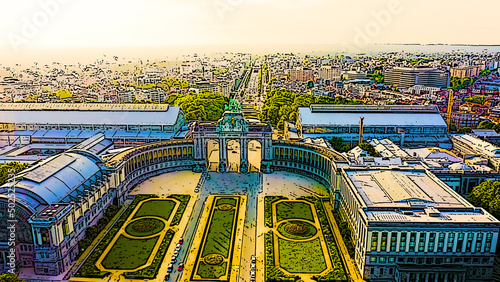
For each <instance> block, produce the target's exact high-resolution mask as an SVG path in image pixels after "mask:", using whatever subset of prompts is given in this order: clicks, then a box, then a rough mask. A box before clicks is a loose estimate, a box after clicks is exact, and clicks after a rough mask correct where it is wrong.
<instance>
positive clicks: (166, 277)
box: [165, 273, 170, 281]
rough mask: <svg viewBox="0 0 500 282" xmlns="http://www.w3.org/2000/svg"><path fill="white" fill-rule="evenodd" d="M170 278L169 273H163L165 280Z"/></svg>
mask: <svg viewBox="0 0 500 282" xmlns="http://www.w3.org/2000/svg"><path fill="white" fill-rule="evenodd" d="M168 280H170V273H167V275H165V281H168Z"/></svg>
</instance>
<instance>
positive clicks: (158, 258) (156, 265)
mask: <svg viewBox="0 0 500 282" xmlns="http://www.w3.org/2000/svg"><path fill="white" fill-rule="evenodd" d="M174 234H175V232H174V231H173V230H172V229H169V230H167V233H166V234H165V238H163V240H162V241H161V244H160V248H159V249H158V251H156V255H155V257H154V258H153V262H151V264H150V265H149V266H147V267H145V268H143V269H141V270H137V271H133V272H125V273H123V275H124V276H125V278H127V279H154V278H156V276H157V275H158V271H159V270H160V266H161V263H162V261H163V259H164V258H165V254H166V253H167V249H168V246H169V245H170V243H171V242H172V238H173V237H174Z"/></svg>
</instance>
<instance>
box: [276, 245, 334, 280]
mask: <svg viewBox="0 0 500 282" xmlns="http://www.w3.org/2000/svg"><path fill="white" fill-rule="evenodd" d="M278 248H279V265H280V267H281V268H283V269H285V270H287V271H288V272H290V273H320V272H322V271H324V270H325V269H326V262H325V257H324V254H323V250H322V249H321V244H320V239H319V238H316V239H314V240H311V241H307V242H294V241H288V240H284V239H281V238H279V239H278Z"/></svg>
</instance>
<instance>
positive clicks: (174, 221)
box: [167, 194, 191, 226]
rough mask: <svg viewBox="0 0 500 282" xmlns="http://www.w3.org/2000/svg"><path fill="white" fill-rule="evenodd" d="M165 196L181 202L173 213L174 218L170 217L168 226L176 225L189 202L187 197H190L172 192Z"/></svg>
mask: <svg viewBox="0 0 500 282" xmlns="http://www.w3.org/2000/svg"><path fill="white" fill-rule="evenodd" d="M167 198H171V199H176V200H179V201H180V202H181V203H180V205H179V208H178V209H177V212H176V213H175V215H174V218H172V221H171V222H170V226H174V225H178V224H179V222H181V219H182V215H183V214H184V211H185V210H186V207H187V204H188V203H189V199H191V196H190V195H178V194H174V195H170V196H168V197H167Z"/></svg>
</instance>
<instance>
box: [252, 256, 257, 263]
mask: <svg viewBox="0 0 500 282" xmlns="http://www.w3.org/2000/svg"><path fill="white" fill-rule="evenodd" d="M256 261H257V259H256V258H255V255H253V256H252V263H255V262H256Z"/></svg>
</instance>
